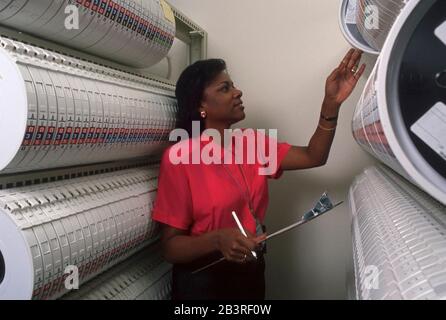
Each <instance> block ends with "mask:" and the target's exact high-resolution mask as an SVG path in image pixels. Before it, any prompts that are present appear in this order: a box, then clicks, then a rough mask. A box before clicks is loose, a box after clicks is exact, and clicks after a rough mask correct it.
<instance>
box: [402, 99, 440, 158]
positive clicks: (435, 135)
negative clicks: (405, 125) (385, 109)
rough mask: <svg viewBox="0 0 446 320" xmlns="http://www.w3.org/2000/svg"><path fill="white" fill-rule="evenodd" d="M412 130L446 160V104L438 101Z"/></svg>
mask: <svg viewBox="0 0 446 320" xmlns="http://www.w3.org/2000/svg"><path fill="white" fill-rule="evenodd" d="M410 130H411V131H412V132H413V133H414V134H416V135H417V137H418V138H420V139H421V140H423V141H424V143H426V144H427V145H428V146H429V147H430V148H431V149H432V150H434V151H435V152H436V153H437V154H438V155H439V156H440V157H442V158H443V159H444V160H446V139H445V137H446V105H445V104H444V103H442V102H437V103H436V104H435V105H434V106H433V107H432V108H431V109H429V111H428V112H426V114H424V116H422V117H421V118H420V119H419V120H418V121H417V122H415V123H414V124H413V125H412V126H411V127H410Z"/></svg>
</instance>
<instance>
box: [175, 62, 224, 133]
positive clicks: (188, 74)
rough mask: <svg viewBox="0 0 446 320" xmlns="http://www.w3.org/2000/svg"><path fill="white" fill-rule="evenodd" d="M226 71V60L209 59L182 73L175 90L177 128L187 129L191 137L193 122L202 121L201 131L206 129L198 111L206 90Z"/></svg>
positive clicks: (193, 65) (196, 63) (191, 66)
mask: <svg viewBox="0 0 446 320" xmlns="http://www.w3.org/2000/svg"><path fill="white" fill-rule="evenodd" d="M224 70H226V62H225V61H224V60H222V59H208V60H200V61H197V62H195V63H193V64H191V65H190V66H188V67H187V68H186V69H185V70H184V71H183V72H182V73H181V75H180V77H179V79H178V81H177V86H176V89H175V95H176V98H177V102H178V114H177V119H178V122H177V127H178V128H182V129H185V130H186V131H187V132H188V133H189V136H192V121H201V123H200V125H201V131H203V130H204V129H205V128H204V121H203V119H202V118H201V117H200V112H199V111H198V110H199V108H200V104H201V101H202V100H203V94H204V90H205V89H206V87H207V86H208V85H209V84H210V83H211V82H212V81H213V80H214V79H215V78H216V77H217V76H218V74H220V73H221V72H222V71H224Z"/></svg>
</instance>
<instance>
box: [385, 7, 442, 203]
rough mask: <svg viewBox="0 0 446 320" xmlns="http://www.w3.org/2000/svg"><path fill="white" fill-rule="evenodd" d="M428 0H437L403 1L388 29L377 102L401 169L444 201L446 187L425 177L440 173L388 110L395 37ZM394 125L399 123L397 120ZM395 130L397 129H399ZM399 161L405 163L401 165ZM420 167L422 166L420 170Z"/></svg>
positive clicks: (436, 176)
mask: <svg viewBox="0 0 446 320" xmlns="http://www.w3.org/2000/svg"><path fill="white" fill-rule="evenodd" d="M427 1H430V3H432V5H433V4H434V3H435V2H436V0H424V1H423V2H422V1H421V0H411V1H409V2H408V3H407V4H406V7H405V8H404V10H403V11H402V12H401V14H400V16H399V17H398V18H397V19H396V21H395V23H394V25H393V27H392V29H391V31H390V32H389V35H388V38H387V40H386V42H385V44H384V47H383V50H382V52H381V56H380V65H379V67H378V71H377V72H378V76H377V79H378V81H377V99H378V105H380V106H386V107H380V108H379V109H378V110H379V114H380V119H381V122H382V125H383V128H384V130H385V133H386V138H387V140H388V141H389V145H390V146H391V148H392V151H393V152H394V154H395V156H396V158H397V159H398V162H399V163H400V165H401V167H402V168H403V170H404V171H405V172H406V173H407V174H408V175H409V176H410V177H411V179H412V180H413V181H414V182H415V183H416V184H417V185H418V186H419V187H421V188H422V189H424V190H425V191H426V192H428V193H429V194H430V195H431V196H432V197H434V198H436V199H437V200H438V201H440V202H441V203H443V204H446V198H445V197H444V194H445V191H444V190H442V189H441V187H440V185H439V184H438V183H434V182H433V181H432V179H431V178H428V177H426V171H428V172H429V173H432V174H434V176H435V179H436V181H438V180H439V179H440V178H439V173H438V172H436V171H435V170H434V169H433V168H432V167H431V166H430V164H429V163H428V162H427V161H426V160H424V158H423V156H422V155H421V154H420V153H419V151H418V150H416V148H415V146H414V145H413V142H412V141H411V140H410V139H406V138H405V139H401V131H404V129H402V130H400V129H396V128H395V122H400V121H402V119H399V118H401V116H400V115H395V111H393V112H392V111H391V109H392V108H391V107H389V99H388V91H389V90H388V86H389V85H392V81H391V80H390V78H391V76H390V74H391V73H392V72H393V74H395V73H396V71H399V68H397V64H396V63H395V62H392V63H391V60H392V58H393V57H394V53H395V49H396V48H395V46H396V42H397V41H398V37H399V36H400V30H401V29H402V28H404V26H405V25H406V21H407V19H408V18H410V17H411V16H412V14H413V12H414V10H416V8H417V7H418V5H419V4H421V3H422V4H423V5H425V4H426V3H427ZM396 69H398V70H396ZM393 85H394V83H393ZM398 106H399V104H398ZM397 126H399V124H398V123H397ZM396 130H398V132H397V131H396ZM403 134H404V135H407V134H408V133H407V132H405V133H404V132H403ZM401 140H404V141H401ZM403 145H404V146H403ZM408 149H410V150H408ZM409 154H412V155H415V156H416V161H413V160H411V158H410V157H409ZM402 164H404V166H403V165H402ZM420 168H424V169H423V170H420Z"/></svg>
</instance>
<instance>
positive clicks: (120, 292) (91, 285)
mask: <svg viewBox="0 0 446 320" xmlns="http://www.w3.org/2000/svg"><path fill="white" fill-rule="evenodd" d="M170 291H171V265H170V264H168V263H167V262H165V261H164V260H163V258H162V250H161V247H160V244H159V243H155V244H153V245H150V246H149V247H147V248H144V250H143V251H141V252H139V253H137V254H135V255H133V256H132V257H130V258H129V259H127V260H126V261H124V262H122V263H120V264H118V265H116V266H114V267H112V268H111V269H109V270H107V271H106V272H104V273H103V274H101V275H99V276H98V277H96V278H94V279H93V280H91V281H90V282H88V283H85V284H84V285H83V286H82V287H80V288H79V290H76V291H73V292H71V293H69V294H67V295H65V296H64V297H63V298H62V299H65V300H97V299H99V300H167V299H169V298H170Z"/></svg>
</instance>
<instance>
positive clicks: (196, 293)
mask: <svg viewBox="0 0 446 320" xmlns="http://www.w3.org/2000/svg"><path fill="white" fill-rule="evenodd" d="M220 257H221V256H220V255H212V256H208V257H206V258H203V259H200V260H197V261H194V262H193V263H189V264H175V265H174V266H173V271H172V277H173V279H172V280H173V283H172V299H173V300H264V299H265V260H264V258H263V254H259V255H258V259H257V260H256V261H254V262H250V263H246V264H237V263H233V262H228V261H223V262H220V263H218V264H216V265H214V266H212V267H210V268H209V269H206V270H203V271H200V272H198V273H196V274H192V272H193V271H194V270H197V269H199V268H201V267H203V266H205V265H207V264H208V263H210V262H213V261H216V260H218V259H219V258H220Z"/></svg>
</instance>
